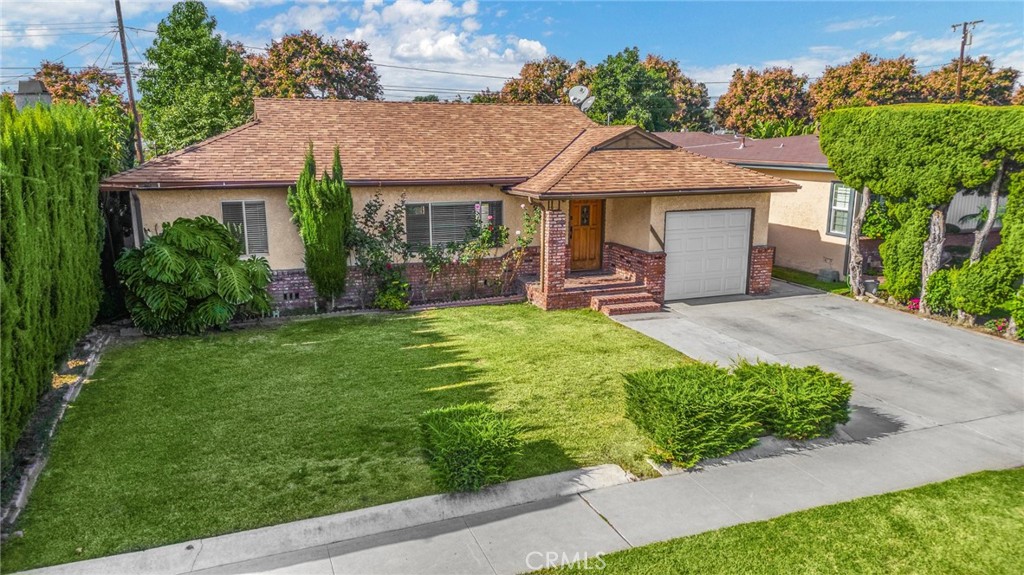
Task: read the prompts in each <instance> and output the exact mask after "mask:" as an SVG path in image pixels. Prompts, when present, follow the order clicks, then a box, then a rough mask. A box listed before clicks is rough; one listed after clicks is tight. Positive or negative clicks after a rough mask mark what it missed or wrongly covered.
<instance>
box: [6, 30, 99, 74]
mask: <svg viewBox="0 0 1024 575" xmlns="http://www.w3.org/2000/svg"><path fill="white" fill-rule="evenodd" d="M114 32H115V31H114V30H111V31H109V32H106V33H104V34H101V35H99V36H97V37H95V38H93V39H92V40H89V41H88V42H86V43H85V44H82V45H81V46H79V47H77V48H75V49H74V50H71V51H70V52H67V53H64V54H61V55H60V56H57V57H56V58H54V59H53V60H49V61H50V62H60V61H61V60H63V59H64V58H67V57H68V56H70V55H72V54H74V53H75V52H78V51H79V50H81V49H83V48H85V47H87V46H90V45H92V44H95V43H96V42H97V41H98V40H101V39H103V38H104V37H106V36H107V35H108V34H113V33H114ZM32 70H33V71H32V72H29V73H25V74H21V75H19V76H14V77H12V78H11V79H10V80H7V81H6V82H5V83H6V84H12V83H13V82H14V80H18V79H20V78H27V77H29V76H32V75H34V74H35V70H36V68H32Z"/></svg>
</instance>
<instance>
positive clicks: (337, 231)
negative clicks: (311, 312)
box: [288, 144, 353, 299]
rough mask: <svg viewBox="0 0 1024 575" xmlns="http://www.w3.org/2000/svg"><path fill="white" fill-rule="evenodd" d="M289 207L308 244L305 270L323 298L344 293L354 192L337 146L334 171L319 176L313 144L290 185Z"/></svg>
mask: <svg viewBox="0 0 1024 575" xmlns="http://www.w3.org/2000/svg"><path fill="white" fill-rule="evenodd" d="M288 207H289V208H290V209H291V211H292V221H294V222H295V225H296V226H297V227H298V228H299V236H300V237H301V238H302V243H303V245H304V246H305V248H306V250H305V252H306V253H305V264H306V274H307V275H308V276H309V280H310V281H311V282H312V283H313V287H314V288H316V292H317V294H319V295H320V297H322V298H325V299H326V298H334V297H338V296H340V295H342V294H344V293H345V280H346V276H347V275H348V250H349V248H348V246H349V243H350V236H351V234H352V226H353V222H352V192H351V190H350V189H349V187H348V185H347V184H345V179H344V174H343V171H342V167H341V155H340V153H339V151H338V147H337V146H335V147H334V161H333V165H332V166H331V173H330V174H328V173H327V172H326V171H325V172H324V174H323V177H322V178H321V179H320V180H319V181H318V180H317V179H316V160H315V159H314V158H313V144H310V145H309V149H308V150H307V151H306V163H305V165H304V166H303V169H302V173H301V174H299V178H298V181H297V182H296V184H295V186H294V187H290V188H288Z"/></svg>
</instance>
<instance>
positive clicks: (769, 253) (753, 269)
mask: <svg viewBox="0 0 1024 575" xmlns="http://www.w3.org/2000/svg"><path fill="white" fill-rule="evenodd" d="M774 263H775V246H753V247H752V248H750V280H749V281H748V282H747V293H749V294H752V295H760V294H766V293H768V292H769V291H771V288H772V265H773V264H774Z"/></svg>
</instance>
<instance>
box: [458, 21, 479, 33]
mask: <svg viewBox="0 0 1024 575" xmlns="http://www.w3.org/2000/svg"><path fill="white" fill-rule="evenodd" d="M462 29H463V30H465V31H466V32H476V31H477V30H479V29H480V22H477V20H476V18H466V19H465V20H463V21H462Z"/></svg>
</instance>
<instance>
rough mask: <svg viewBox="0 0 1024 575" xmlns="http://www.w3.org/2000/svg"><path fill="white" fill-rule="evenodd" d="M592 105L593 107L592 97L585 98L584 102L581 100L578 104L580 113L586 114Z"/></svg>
mask: <svg viewBox="0 0 1024 575" xmlns="http://www.w3.org/2000/svg"><path fill="white" fill-rule="evenodd" d="M593 105H594V97H593V96H591V97H589V98H587V99H586V100H583V101H582V102H580V111H581V112H586V111H587V110H589V109H590V107H591V106H593Z"/></svg>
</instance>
